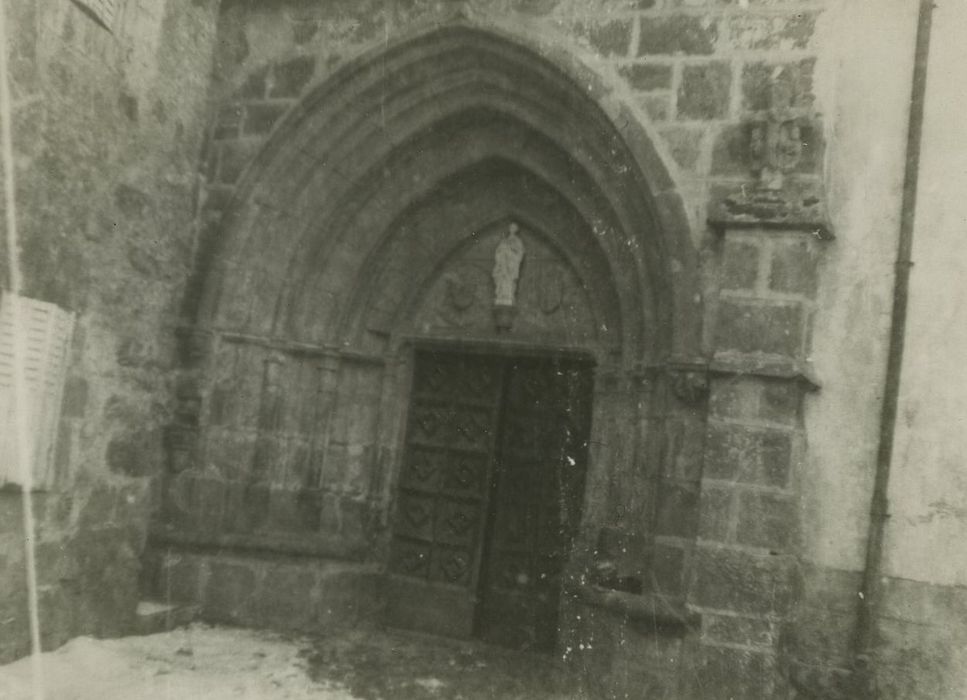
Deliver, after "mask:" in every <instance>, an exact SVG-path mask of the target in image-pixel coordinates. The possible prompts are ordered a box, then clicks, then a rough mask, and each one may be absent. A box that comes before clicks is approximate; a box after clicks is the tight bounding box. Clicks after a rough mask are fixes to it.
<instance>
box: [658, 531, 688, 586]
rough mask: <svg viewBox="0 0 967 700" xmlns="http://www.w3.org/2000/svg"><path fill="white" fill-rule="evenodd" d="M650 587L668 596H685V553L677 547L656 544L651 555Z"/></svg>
mask: <svg viewBox="0 0 967 700" xmlns="http://www.w3.org/2000/svg"><path fill="white" fill-rule="evenodd" d="M651 561H652V575H653V578H652V580H651V585H652V586H653V587H654V588H655V589H656V592H659V593H664V594H665V595H670V596H683V595H684V594H685V551H684V550H683V549H682V548H681V547H678V546H673V545H669V544H661V543H659V544H656V545H655V549H654V553H653V555H652V560H651Z"/></svg>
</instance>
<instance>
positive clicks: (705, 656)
mask: <svg viewBox="0 0 967 700" xmlns="http://www.w3.org/2000/svg"><path fill="white" fill-rule="evenodd" d="M700 649H701V651H700V652H698V654H697V658H696V659H695V660H694V661H692V663H691V664H690V665H692V664H694V666H693V669H692V670H691V671H690V672H686V673H685V678H686V683H685V687H686V693H685V695H684V697H687V698H689V700H725V699H727V698H734V699H735V700H738V699H739V698H743V699H745V698H748V699H749V700H752V698H755V699H756V700H770V699H771V698H777V697H779V696H777V695H775V684H776V683H775V679H776V676H777V673H778V669H777V664H776V659H775V656H774V655H772V654H768V653H759V652H752V651H745V650H739V649H732V648H728V647H716V646H711V645H707V644H703V645H701V646H700Z"/></svg>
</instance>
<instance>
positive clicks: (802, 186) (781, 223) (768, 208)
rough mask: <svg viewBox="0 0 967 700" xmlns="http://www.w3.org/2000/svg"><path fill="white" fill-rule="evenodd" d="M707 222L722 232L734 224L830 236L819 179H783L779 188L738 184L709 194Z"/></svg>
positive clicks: (733, 227)
mask: <svg viewBox="0 0 967 700" xmlns="http://www.w3.org/2000/svg"><path fill="white" fill-rule="evenodd" d="M708 223H709V226H711V227H712V228H713V229H715V230H717V231H719V232H720V233H723V232H725V231H727V230H729V229H735V228H765V229H782V230H787V231H801V232H803V233H807V234H811V235H814V236H816V237H817V238H819V239H820V240H832V239H833V238H834V236H833V233H832V230H831V228H830V226H829V221H828V215H827V213H826V205H825V202H824V199H823V195H822V193H821V187H820V185H819V183H815V182H794V183H787V184H786V186H785V187H784V188H783V189H782V190H770V189H762V188H758V187H754V186H741V187H738V188H736V189H733V190H728V191H724V192H722V191H720V192H717V193H714V194H713V197H712V201H711V202H710V203H709V218H708Z"/></svg>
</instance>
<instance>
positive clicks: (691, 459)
mask: <svg viewBox="0 0 967 700" xmlns="http://www.w3.org/2000/svg"><path fill="white" fill-rule="evenodd" d="M663 450H664V454H663V456H662V466H663V468H662V473H663V474H664V475H665V476H666V477H670V478H672V479H681V480H683V481H698V480H699V479H701V478H702V464H703V462H704V457H705V425H704V423H703V422H701V421H698V420H691V419H688V418H673V419H669V420H667V421H666V422H665V440H664V445H663Z"/></svg>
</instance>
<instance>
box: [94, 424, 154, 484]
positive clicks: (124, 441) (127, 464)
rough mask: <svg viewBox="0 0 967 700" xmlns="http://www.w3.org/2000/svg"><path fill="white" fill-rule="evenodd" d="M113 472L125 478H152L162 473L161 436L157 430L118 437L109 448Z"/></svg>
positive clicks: (108, 457) (109, 458)
mask: <svg viewBox="0 0 967 700" xmlns="http://www.w3.org/2000/svg"><path fill="white" fill-rule="evenodd" d="M107 464H108V466H109V467H110V468H111V471H112V472H114V473H116V474H124V475H125V476H151V475H153V474H159V473H160V472H161V435H160V433H159V432H158V431H157V430H142V431H139V432H137V433H135V434H133V435H126V436H122V437H117V438H114V439H113V440H111V442H109V443H108V446H107Z"/></svg>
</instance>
